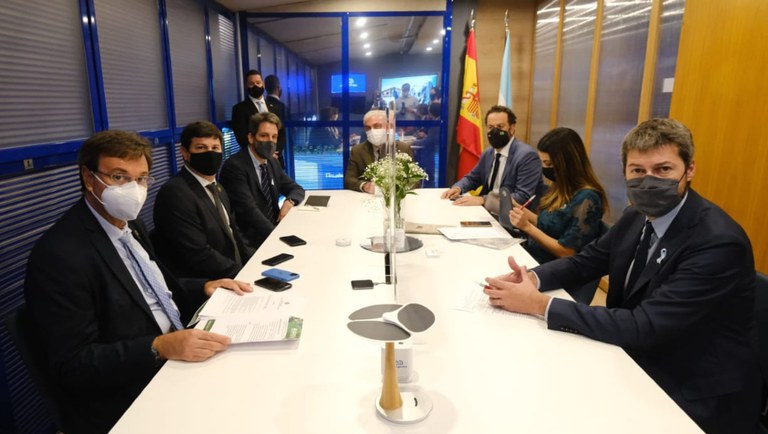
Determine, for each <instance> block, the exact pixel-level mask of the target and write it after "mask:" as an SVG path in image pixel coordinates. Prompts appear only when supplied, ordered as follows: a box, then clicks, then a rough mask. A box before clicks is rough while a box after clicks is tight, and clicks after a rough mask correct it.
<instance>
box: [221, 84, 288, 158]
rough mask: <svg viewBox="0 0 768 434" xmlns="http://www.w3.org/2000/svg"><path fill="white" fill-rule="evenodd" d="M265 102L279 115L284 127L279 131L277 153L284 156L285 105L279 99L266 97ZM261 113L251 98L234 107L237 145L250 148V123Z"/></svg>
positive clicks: (269, 108)
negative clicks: (253, 117)
mask: <svg viewBox="0 0 768 434" xmlns="http://www.w3.org/2000/svg"><path fill="white" fill-rule="evenodd" d="M264 102H265V103H266V104H267V110H269V111H270V112H271V113H274V114H276V115H277V117H279V118H280V121H281V122H282V123H283V125H282V126H281V127H280V129H279V130H278V131H277V152H278V153H279V154H280V155H282V153H283V148H285V115H286V110H285V104H283V102H282V101H280V100H279V99H277V98H274V97H269V96H265V97H264ZM258 112H259V111H258V110H257V109H256V105H255V104H254V103H253V101H251V98H249V97H246V98H245V99H244V100H242V101H240V102H239V103H237V104H235V105H234V106H232V131H233V132H234V133H235V138H236V139H237V143H238V144H239V145H240V147H241V148H247V147H248V122H249V120H250V119H251V116H253V115H255V114H256V113H258Z"/></svg>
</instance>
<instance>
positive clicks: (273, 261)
mask: <svg viewBox="0 0 768 434" xmlns="http://www.w3.org/2000/svg"><path fill="white" fill-rule="evenodd" d="M291 259H293V255H289V254H288V253H281V254H279V255H277V256H273V257H271V258H267V259H265V260H263V261H261V263H262V264H264V265H269V266H270V267H274V266H275V265H277V264H282V263H283V262H285V261H288V260H291Z"/></svg>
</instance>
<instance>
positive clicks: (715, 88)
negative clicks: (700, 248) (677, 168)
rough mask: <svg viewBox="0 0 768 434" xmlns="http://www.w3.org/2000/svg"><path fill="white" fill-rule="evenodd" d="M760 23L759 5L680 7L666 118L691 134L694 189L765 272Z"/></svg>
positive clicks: (764, 6)
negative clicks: (745, 238) (742, 233)
mask: <svg viewBox="0 0 768 434" xmlns="http://www.w3.org/2000/svg"><path fill="white" fill-rule="evenodd" d="M765 23H768V2H766V1H765V0H729V1H727V2H723V1H721V0H696V1H687V2H686V4H685V14H684V16H683V29H682V34H681V37H680V50H679V54H678V60H677V71H676V73H675V84H674V92H673V95H672V105H671V109H670V117H672V118H675V119H678V120H680V121H681V122H683V123H684V124H686V125H687V126H688V127H689V128H690V129H691V131H692V132H693V137H694V143H695V145H696V154H695V160H696V177H695V178H694V181H693V187H694V188H695V189H696V190H697V191H698V192H699V193H701V194H702V195H703V196H705V197H706V198H708V199H710V200H711V201H713V202H715V203H716V204H718V205H719V206H720V207H722V208H723V209H724V210H725V211H726V212H728V214H730V215H731V216H732V217H733V218H734V219H735V220H736V221H738V222H739V223H740V224H741V225H742V226H743V227H744V229H745V230H746V231H747V234H748V235H749V238H750V240H751V241H752V247H753V249H754V252H755V266H756V268H757V269H758V270H760V271H762V272H763V273H768V223H766V221H768V103H767V102H768V78H767V77H766V71H768V27H766V26H765Z"/></svg>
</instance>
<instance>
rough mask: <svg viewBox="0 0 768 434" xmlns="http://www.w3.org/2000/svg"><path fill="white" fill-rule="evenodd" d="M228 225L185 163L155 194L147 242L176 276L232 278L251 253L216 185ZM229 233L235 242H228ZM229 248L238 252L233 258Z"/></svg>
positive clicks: (223, 192)
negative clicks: (152, 224) (150, 237)
mask: <svg viewBox="0 0 768 434" xmlns="http://www.w3.org/2000/svg"><path fill="white" fill-rule="evenodd" d="M219 194H220V196H221V202H222V204H223V205H224V208H225V209H226V210H227V214H228V215H229V227H227V226H226V225H225V224H224V222H222V221H221V218H220V217H219V212H218V210H216V205H214V203H213V201H212V200H211V197H210V196H209V195H208V192H207V191H206V190H205V188H204V187H203V186H202V185H200V182H199V181H198V180H197V179H195V177H194V175H193V174H192V173H191V172H190V171H189V170H188V169H187V168H186V167H185V168H183V169H181V170H180V171H179V173H178V174H177V175H176V176H174V177H173V178H171V179H170V180H168V182H166V183H165V184H164V185H163V186H162V187H161V188H160V191H159V192H158V193H157V197H156V198H155V209H154V221H155V233H154V238H153V240H154V241H155V245H156V246H157V255H158V257H159V258H160V260H161V261H163V263H164V264H166V266H168V268H169V269H170V270H171V272H172V273H173V274H174V276H176V277H201V278H207V279H220V278H222V277H235V275H236V274H237V273H238V272H239V271H240V269H241V268H243V265H244V264H245V263H246V262H248V259H249V258H250V257H251V256H252V255H253V252H254V251H255V250H254V248H253V247H251V245H250V244H249V243H248V242H247V241H246V240H245V239H244V237H243V234H242V233H241V232H240V229H239V228H238V227H237V223H236V222H235V218H234V217H233V216H232V207H231V205H230V203H229V197H228V196H227V192H226V191H224V189H222V188H221V186H219ZM230 230H231V231H232V235H233V237H234V240H235V242H236V243H237V246H235V245H234V244H233V243H232V238H230V236H229V231H230ZM235 248H237V249H238V251H239V253H240V262H237V261H236V258H235Z"/></svg>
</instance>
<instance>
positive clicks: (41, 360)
mask: <svg viewBox="0 0 768 434" xmlns="http://www.w3.org/2000/svg"><path fill="white" fill-rule="evenodd" d="M5 327H6V329H7V330H8V334H9V335H10V336H11V339H13V343H14V344H15V345H16V349H17V350H18V352H19V354H20V355H21V359H22V360H23V361H24V364H25V365H26V367H27V372H29V376H30V377H31V378H32V381H33V382H34V383H35V386H37V389H38V391H39V392H40V396H41V398H42V401H43V404H45V406H46V408H47V409H48V411H49V412H50V416H51V418H52V419H53V422H54V423H55V424H56V426H57V427H58V428H59V429H61V426H62V425H61V416H60V412H59V406H58V404H57V403H58V402H59V399H60V397H61V396H62V394H61V392H60V391H59V389H58V387H57V386H56V385H55V384H54V382H53V380H52V378H51V376H50V374H49V373H48V369H47V368H46V365H45V357H44V355H43V352H42V350H41V348H40V345H39V344H38V343H37V339H36V338H35V337H34V334H33V333H32V331H31V330H32V329H31V326H30V325H29V320H28V314H27V311H26V308H25V306H23V305H22V306H21V307H20V308H19V309H18V310H17V311H16V312H12V313H10V314H9V315H8V316H7V317H6V318H5Z"/></svg>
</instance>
